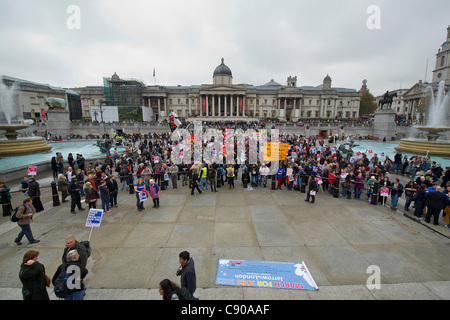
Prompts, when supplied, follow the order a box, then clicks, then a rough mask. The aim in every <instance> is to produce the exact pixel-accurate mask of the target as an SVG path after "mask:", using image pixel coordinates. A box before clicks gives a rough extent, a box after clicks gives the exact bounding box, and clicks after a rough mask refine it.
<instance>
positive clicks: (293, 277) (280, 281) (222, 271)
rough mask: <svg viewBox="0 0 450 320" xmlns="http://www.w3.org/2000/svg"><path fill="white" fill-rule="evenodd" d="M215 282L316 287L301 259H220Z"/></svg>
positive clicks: (309, 288) (267, 286)
mask: <svg viewBox="0 0 450 320" xmlns="http://www.w3.org/2000/svg"><path fill="white" fill-rule="evenodd" d="M215 283H216V284H219V285H227V286H238V287H259V288H276V289H294V290H317V289H318V287H317V285H316V283H315V281H314V279H313V277H312V276H311V274H310V273H309V270H308V268H307V267H306V265H305V263H304V262H301V263H300V262H275V261H252V260H232V259H220V260H219V263H218V266H217V274H216V281H215Z"/></svg>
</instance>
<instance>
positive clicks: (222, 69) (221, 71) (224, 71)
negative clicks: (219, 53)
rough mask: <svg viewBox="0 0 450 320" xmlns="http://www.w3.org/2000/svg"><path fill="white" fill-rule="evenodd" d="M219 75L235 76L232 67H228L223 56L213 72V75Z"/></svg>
mask: <svg viewBox="0 0 450 320" xmlns="http://www.w3.org/2000/svg"><path fill="white" fill-rule="evenodd" d="M219 76H228V77H233V74H232V73H231V70H230V68H228V66H226V65H225V64H224V63H223V58H222V63H221V64H220V65H219V66H218V67H217V68H216V70H214V74H213V77H219Z"/></svg>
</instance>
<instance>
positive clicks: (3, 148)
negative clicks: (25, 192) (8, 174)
mask: <svg viewBox="0 0 450 320" xmlns="http://www.w3.org/2000/svg"><path fill="white" fill-rule="evenodd" d="M14 91H15V87H14V86H12V87H8V86H6V85H5V84H3V83H1V82H0V108H1V109H0V110H1V111H3V117H4V120H3V121H2V122H6V124H0V131H5V132H4V133H3V135H4V136H5V137H6V140H5V139H0V158H3V157H12V156H19V155H26V154H33V153H40V152H49V151H50V150H51V149H52V148H51V147H49V146H48V145H47V141H46V140H45V139H44V138H42V137H32V138H17V136H18V135H19V134H20V133H19V132H17V131H18V130H21V129H26V128H28V127H29V125H23V124H19V125H14V124H11V122H12V121H11V119H12V117H13V113H14V110H13V106H14Z"/></svg>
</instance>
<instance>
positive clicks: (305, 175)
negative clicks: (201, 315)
mask: <svg viewBox="0 0 450 320" xmlns="http://www.w3.org/2000/svg"><path fill="white" fill-rule="evenodd" d="M279 138H280V140H279V141H281V142H284V143H287V144H289V149H288V152H287V154H286V157H285V159H284V160H280V161H279V162H278V168H277V170H276V173H275V174H273V175H269V172H270V167H271V165H272V163H271V162H265V161H258V163H257V164H249V163H248V161H247V162H245V163H242V164H217V163H213V164H207V163H204V162H203V163H202V162H198V163H192V161H187V162H182V163H181V164H176V163H174V162H173V161H172V158H171V153H172V151H173V146H174V145H177V143H178V142H177V141H172V140H171V137H170V134H164V135H140V134H134V135H129V136H128V137H125V138H123V137H122V138H121V141H125V142H126V143H127V148H126V149H125V151H123V152H122V153H119V152H118V151H117V149H116V148H114V141H113V143H112V146H113V147H112V148H113V151H112V152H108V155H107V156H106V159H105V160H103V161H100V160H97V161H96V162H90V163H88V164H87V163H86V160H85V159H84V157H83V156H82V155H81V154H78V155H76V157H75V158H74V157H72V155H71V154H70V155H69V159H68V160H69V161H68V163H69V166H68V167H67V168H65V167H64V166H65V163H66V162H65V159H64V158H63V156H62V155H61V154H57V155H56V156H55V157H54V159H52V168H53V172H54V174H53V177H54V179H55V181H56V182H57V185H58V190H59V192H61V196H62V201H63V202H66V201H68V200H66V199H67V197H68V196H69V195H70V198H71V206H70V207H71V210H70V212H71V213H75V208H76V207H77V208H78V210H84V209H85V208H84V207H83V206H82V197H84V202H85V204H87V205H88V206H89V208H96V206H97V204H96V203H97V200H98V199H100V200H101V207H102V209H103V210H104V212H105V213H108V212H110V211H111V208H113V207H117V194H118V192H119V186H120V191H124V192H130V191H132V190H130V188H132V189H133V191H134V193H135V196H136V208H137V210H139V211H142V210H145V208H144V203H145V201H147V199H149V198H152V200H153V208H155V209H158V208H159V206H160V201H159V197H160V193H161V192H162V191H163V190H166V189H169V188H173V189H178V184H179V183H180V182H181V184H182V186H189V190H190V193H191V195H194V194H195V193H194V191H195V190H197V192H198V193H199V194H201V193H203V192H206V191H210V192H218V190H220V189H219V188H226V184H227V185H228V189H234V188H235V182H236V181H238V179H239V178H240V180H241V181H240V182H241V183H240V187H241V188H245V189H247V190H249V191H251V190H252V189H253V188H260V187H262V188H267V187H268V181H269V180H270V181H272V189H276V191H275V192H279V191H278V190H280V191H281V190H283V189H284V190H287V191H297V192H298V191H301V192H298V194H303V193H306V194H305V199H304V200H305V201H308V202H310V203H315V202H316V200H317V195H318V194H320V193H321V192H329V193H330V194H332V195H333V196H335V197H336V196H337V197H344V198H346V199H352V198H353V199H355V200H358V199H361V198H362V199H363V200H364V199H365V200H366V201H369V202H370V203H374V200H375V203H376V202H379V203H381V204H387V200H388V199H389V198H390V206H391V208H392V209H393V210H396V209H397V208H398V201H399V198H400V197H401V196H402V195H405V205H404V210H405V211H409V210H410V207H411V205H412V207H413V208H414V215H415V216H416V217H417V218H418V219H422V217H423V215H424V214H425V221H426V222H428V223H430V222H431V219H433V221H432V222H433V224H438V222H439V217H440V214H441V212H442V213H443V214H444V215H445V214H447V215H448V214H449V213H448V210H449V205H450V167H446V168H442V167H441V165H440V163H436V162H435V161H432V160H431V159H430V157H428V156H426V157H423V156H418V155H413V156H412V157H408V156H406V155H402V154H401V153H400V152H398V153H397V154H396V155H395V156H394V158H393V159H390V158H389V156H384V157H382V158H379V157H378V155H377V154H373V155H371V156H370V157H369V156H368V155H366V154H365V153H363V154H362V155H361V156H360V157H355V155H353V154H352V153H351V152H347V154H345V155H344V154H341V152H340V151H339V150H338V149H337V148H335V146H334V145H332V144H329V142H328V141H324V140H322V139H321V138H319V137H315V136H310V137H302V136H298V135H295V134H281V135H280V137H279ZM342 138H345V137H342ZM338 139H341V137H339V138H338ZM206 143H207V142H206V141H203V147H205V146H206ZM246 150H247V151H248V144H247V145H246ZM235 151H236V150H235ZM235 156H236V152H235ZM75 167H76V168H75ZM393 175H394V176H395V178H391V177H392V176H393ZM115 177H117V179H118V181H117V180H116V178H115ZM400 179H402V180H409V181H408V182H407V183H406V184H405V185H403V184H402V183H401V181H400ZM30 181H31V182H30ZM34 182H35V180H34V179H32V178H28V179H27V177H25V178H24V180H23V181H22V192H23V193H24V195H25V196H26V198H25V200H24V205H23V210H21V213H20V214H21V215H22V216H21V218H20V220H21V222H20V223H19V225H20V226H21V227H22V231H21V233H20V234H19V236H18V237H17V238H16V239H15V242H16V243H17V244H18V245H20V244H21V243H20V240H21V238H22V237H23V235H25V236H27V238H28V240H29V242H30V243H34V241H36V240H35V239H34V238H33V236H32V233H31V229H30V228H29V224H30V220H31V217H32V215H33V214H34V213H35V212H37V209H38V208H39V209H40V210H43V207H41V206H42V204H39V203H40V200H39V199H38V200H35V198H39V196H37V195H36V191H35V190H33V191H32V189H36V186H33V185H32V184H33V183H34ZM269 187H270V186H269ZM238 188H239V186H238ZM31 192H34V193H33V194H31ZM352 196H353V197H352ZM24 226H25V227H24ZM445 226H446V227H450V226H449V225H447V224H446V225H445ZM37 241H38V240H37ZM34 255H35V256H36V257H37V255H36V253H34ZM78 255H80V257H79V258H77V257H76V255H71V256H70V259H72V260H71V261H74V263H76V261H78V260H77V259H81V260H83V257H82V256H83V254H80V253H79V252H78ZM33 259H34V258H30V257H28V256H27V257H24V262H23V265H22V267H23V268H24V269H31V268H28V267H29V266H30V265H33V264H34V263H33V262H31V260H33ZM67 259H69V258H67ZM184 260H186V259H183V261H184ZM71 261H67V262H71ZM180 261H181V257H180ZM188 261H189V259H188ZM192 265H193V262H192ZM39 270H40V268H39ZM60 271H61V270H60ZM53 280H54V279H53ZM180 288H181V287H179V286H177V285H174V283H173V282H172V281H170V280H168V279H165V280H163V281H162V282H161V283H160V292H161V295H163V297H164V299H175V298H180V297H179V294H180V292H182V290H181V289H180ZM194 291H195V289H194ZM174 293H176V294H177V296H176V297H175V296H174ZM181 294H182V295H185V294H186V293H185V292H183V293H181ZM190 296H191V297H193V291H192V292H190ZM24 297H25V296H24ZM78 298H79V297H78Z"/></svg>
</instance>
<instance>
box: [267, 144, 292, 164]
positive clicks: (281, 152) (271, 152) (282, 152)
mask: <svg viewBox="0 0 450 320" xmlns="http://www.w3.org/2000/svg"><path fill="white" fill-rule="evenodd" d="M288 149H289V144H288V143H279V142H267V141H266V142H264V154H263V159H264V161H279V160H285V159H286V153H287V152H288Z"/></svg>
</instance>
